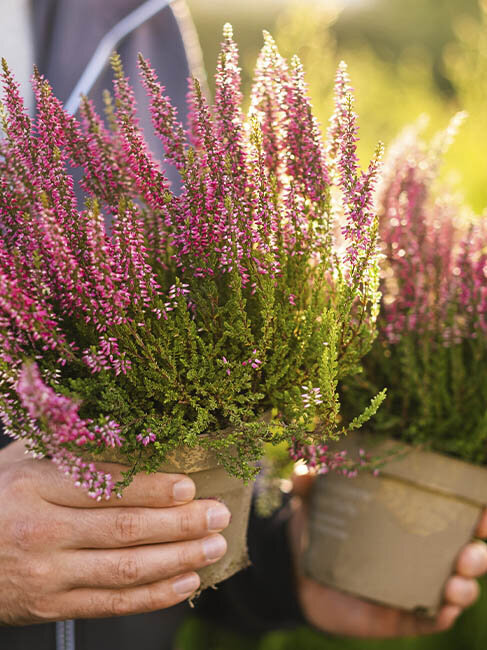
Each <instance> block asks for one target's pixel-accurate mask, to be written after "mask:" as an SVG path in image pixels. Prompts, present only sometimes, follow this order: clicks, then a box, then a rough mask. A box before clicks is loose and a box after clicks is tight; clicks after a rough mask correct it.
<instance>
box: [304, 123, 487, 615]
mask: <svg viewBox="0 0 487 650" xmlns="http://www.w3.org/2000/svg"><path fill="white" fill-rule="evenodd" d="M454 127H455V123H453V124H452V126H451V127H450V129H449V130H447V132H446V133H444V134H441V135H440V136H439V137H438V138H437V139H436V140H435V141H434V142H433V144H432V145H431V146H429V147H427V146H426V145H425V144H424V143H423V142H421V140H420V138H419V136H418V133H417V132H416V130H415V129H411V130H409V131H408V132H407V133H406V134H405V135H404V137H402V138H401V139H400V140H399V142H398V144H397V145H396V147H395V149H394V150H393V151H391V154H390V159H389V163H388V165H387V171H386V173H385V178H384V181H383V185H382V188H381V191H380V196H379V213H380V232H381V238H382V242H383V251H384V260H383V271H382V275H383V279H382V291H383V297H382V308H381V315H380V317H379V320H378V327H379V336H378V339H377V341H376V342H375V344H374V346H373V348H372V350H371V352H370V353H369V355H368V356H366V358H365V360H364V372H363V374H361V375H358V376H357V377H355V378H351V379H349V380H346V381H345V382H344V384H343V386H342V396H343V400H344V410H345V411H346V410H347V409H349V408H351V406H352V405H353V407H354V408H357V406H358V405H360V404H361V403H363V402H364V399H365V396H366V395H367V393H368V391H374V390H375V389H376V388H377V387H379V386H383V385H386V386H387V387H388V396H387V399H386V400H385V402H384V404H383V405H382V407H381V409H380V411H379V412H378V414H377V417H376V418H375V420H374V423H373V427H372V428H371V431H373V432H375V434H376V436H375V439H374V436H372V435H371V434H367V435H364V436H362V437H357V438H355V439H354V440H350V441H349V446H348V452H349V453H350V454H352V456H353V454H356V457H357V456H358V458H360V457H361V455H362V456H364V455H365V454H366V453H371V454H372V456H375V457H376V458H377V460H378V461H379V460H380V459H381V458H382V460H383V461H384V463H383V466H382V468H381V470H380V475H379V477H377V478H374V477H373V476H371V474H370V473H363V474H361V475H360V476H359V478H357V480H353V481H347V480H346V479H344V478H343V477H340V476H331V477H330V478H329V479H328V478H326V479H323V480H320V481H318V487H317V490H316V492H315V496H314V507H313V509H312V513H313V514H312V517H311V524H310V545H309V548H308V553H307V556H306V566H307V570H308V571H309V572H310V573H311V574H312V575H313V576H315V577H317V578H318V579H319V580H321V581H323V582H324V583H326V584H329V585H332V586H335V587H338V588H340V589H342V590H345V591H348V592H351V593H354V594H358V595H360V596H362V597H366V598H369V599H372V600H375V601H377V602H381V603H385V604H388V605H392V606H396V607H402V608H405V609H410V610H416V611H420V612H424V613H426V614H429V615H434V614H435V612H436V611H437V610H438V608H439V606H440V605H441V601H442V595H443V587H444V584H445V582H446V580H447V578H448V577H449V575H450V574H451V572H452V570H453V567H454V564H455V560H456V557H457V555H458V553H459V551H460V549H461V547H462V546H463V545H464V544H465V543H466V542H467V541H468V540H469V539H471V538H472V536H473V535H474V531H475V529H476V527H477V524H478V521H479V517H480V515H481V510H482V508H483V507H484V506H485V504H486V503H487V468H486V467H485V465H486V464H487V426H486V423H487V338H486V331H487V320H486V318H487V281H486V277H487V250H486V241H487V240H486V236H487V223H486V221H485V218H475V219H474V218H472V217H470V216H468V215H466V214H465V211H461V210H460V209H459V207H458V205H457V204H456V202H455V201H454V200H453V199H451V198H449V197H448V196H446V195H445V192H444V190H443V191H442V192H441V194H440V193H439V192H438V190H437V188H435V182H436V177H437V171H438V165H439V162H440V159H441V154H442V150H443V149H444V147H445V145H446V144H447V143H448V140H449V139H450V137H451V135H452V131H453V130H454ZM377 434H379V435H378V436H377ZM347 457H348V456H346V457H345V459H346V458H347ZM323 469H325V470H326V469H327V467H324V468H323ZM345 472H347V470H345ZM323 548H326V555H325V553H324V552H323V550H322V549H323Z"/></svg>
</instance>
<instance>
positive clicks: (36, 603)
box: [26, 597, 62, 622]
mask: <svg viewBox="0 0 487 650" xmlns="http://www.w3.org/2000/svg"><path fill="white" fill-rule="evenodd" d="M26 610H27V612H28V618H29V620H31V621H39V622H42V621H55V620H59V619H60V618H62V613H61V612H60V610H59V609H57V608H56V607H54V606H53V601H52V598H50V597H49V598H47V597H37V598H34V599H32V601H31V602H30V603H29V604H28V605H27V607H26Z"/></svg>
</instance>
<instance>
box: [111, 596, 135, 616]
mask: <svg viewBox="0 0 487 650" xmlns="http://www.w3.org/2000/svg"><path fill="white" fill-rule="evenodd" d="M134 610H135V607H134V603H133V600H132V598H131V597H130V595H129V594H128V593H127V592H126V591H123V590H122V591H116V592H115V593H114V594H112V595H111V597H110V600H109V603H108V613H109V614H110V615H111V616H124V615H125V614H130V613H132V612H133V611H134Z"/></svg>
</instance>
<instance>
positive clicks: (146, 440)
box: [136, 431, 156, 447]
mask: <svg viewBox="0 0 487 650" xmlns="http://www.w3.org/2000/svg"><path fill="white" fill-rule="evenodd" d="M136 440H137V442H141V443H142V444H143V445H144V447H147V445H149V444H150V443H151V442H154V441H155V440H156V434H155V433H152V432H151V431H150V432H148V433H146V434H145V435H144V434H142V433H138V434H137V436H136Z"/></svg>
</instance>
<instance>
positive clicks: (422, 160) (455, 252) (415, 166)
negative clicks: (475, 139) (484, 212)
mask: <svg viewBox="0 0 487 650" xmlns="http://www.w3.org/2000/svg"><path fill="white" fill-rule="evenodd" d="M454 121H457V120H456V119H455V118H454ZM450 131H451V127H449V128H448V129H447V130H446V133H447V137H450ZM438 166H439V165H438V160H437V157H436V156H432V155H431V154H430V153H429V152H428V151H427V150H426V149H425V147H424V145H423V144H422V143H421V141H420V139H419V134H418V131H417V129H414V128H412V129H408V130H407V131H406V132H405V133H404V134H403V135H402V136H401V138H400V139H399V140H398V142H397V143H396V144H395V146H394V147H393V149H392V151H391V153H390V156H389V159H388V162H387V167H386V173H385V176H384V180H383V183H382V186H381V189H380V194H379V203H380V233H381V237H382V241H383V251H384V255H385V260H384V272H383V275H384V280H383V291H384V299H383V310H382V314H383V316H382V318H383V321H384V323H383V331H384V334H385V336H386V338H387V339H388V341H389V342H390V343H397V342H399V341H400V340H401V338H402V337H403V336H404V335H405V334H407V333H408V332H415V333H417V334H422V335H425V334H427V333H429V334H433V336H434V338H435V339H436V340H439V341H443V342H444V344H446V345H450V344H453V343H458V342H459V341H460V340H462V339H464V338H469V337H475V336H476V335H477V333H478V332H485V331H487V329H486V327H487V321H486V318H485V308H486V302H485V288H484V287H485V277H486V276H485V268H486V259H487V258H486V254H485V233H486V228H487V226H486V221H485V218H484V219H477V220H476V222H475V223H474V225H472V226H471V227H470V228H469V229H467V228H465V226H464V225H463V224H462V221H461V219H459V218H458V206H457V205H456V204H455V202H453V201H452V200H451V199H448V197H446V198H445V199H441V200H440V199H437V198H434V196H433V191H432V186H433V183H434V182H435V179H436V177H437V174H438Z"/></svg>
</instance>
